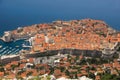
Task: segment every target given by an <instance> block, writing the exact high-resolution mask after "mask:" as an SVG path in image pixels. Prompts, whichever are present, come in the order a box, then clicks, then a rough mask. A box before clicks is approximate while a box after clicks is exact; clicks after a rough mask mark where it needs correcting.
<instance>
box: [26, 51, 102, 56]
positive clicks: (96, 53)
mask: <svg viewBox="0 0 120 80" xmlns="http://www.w3.org/2000/svg"><path fill="white" fill-rule="evenodd" d="M58 53H61V54H71V55H83V56H89V57H98V58H99V57H101V56H102V52H101V51H96V50H78V49H61V50H51V51H46V52H38V53H35V54H26V58H37V57H44V56H52V55H57V54H58Z"/></svg>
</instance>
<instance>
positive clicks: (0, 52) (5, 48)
mask: <svg viewBox="0 0 120 80" xmlns="http://www.w3.org/2000/svg"><path fill="white" fill-rule="evenodd" d="M7 48H8V46H7V47H4V48H2V50H0V53H1V52H3V51H4V50H5V49H7Z"/></svg>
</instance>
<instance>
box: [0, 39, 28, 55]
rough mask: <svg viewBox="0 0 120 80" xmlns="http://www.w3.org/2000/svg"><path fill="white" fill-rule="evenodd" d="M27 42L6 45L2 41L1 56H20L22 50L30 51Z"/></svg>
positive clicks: (0, 41)
mask: <svg viewBox="0 0 120 80" xmlns="http://www.w3.org/2000/svg"><path fill="white" fill-rule="evenodd" d="M25 43H27V44H28V42H26V41H25V40H18V41H12V42H9V43H6V42H4V41H2V40H0V56H3V55H14V54H18V53H19V52H20V51H21V50H28V49H29V48H30V46H29V45H27V44H25Z"/></svg>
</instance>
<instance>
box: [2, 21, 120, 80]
mask: <svg viewBox="0 0 120 80" xmlns="http://www.w3.org/2000/svg"><path fill="white" fill-rule="evenodd" d="M0 39H1V40H3V41H4V42H6V43H9V42H11V41H16V40H20V39H25V40H26V41H28V42H29V45H25V44H23V47H29V48H30V49H29V50H22V51H20V52H19V53H20V54H18V55H7V56H4V55H3V56H1V59H0V62H1V67H0V76H2V77H4V76H6V77H4V78H10V79H13V78H23V79H27V78H28V77H29V76H37V77H39V78H41V76H42V75H45V74H47V77H46V80H50V79H48V78H53V79H58V78H61V77H65V78H69V79H75V78H79V77H82V76H84V78H87V77H88V78H92V79H95V80H100V79H101V78H103V77H105V76H103V74H105V75H108V76H110V74H111V75H113V72H107V70H106V69H108V67H109V68H110V70H111V71H112V70H113V71H114V68H115V70H116V72H115V76H118V75H119V74H120V72H119V67H120V64H118V63H119V61H120V59H119V57H118V56H119V54H120V52H119V51H120V32H119V31H117V30H114V29H112V28H111V27H110V26H109V25H107V24H106V23H105V22H104V21H102V20H93V19H82V20H71V21H62V20H58V21H54V22H52V23H44V24H35V25H32V26H26V27H19V28H17V29H16V30H13V31H6V32H4V35H3V36H2V37H1V38H0ZM100 60H101V61H100ZM93 61H94V62H93ZM108 61H111V62H113V63H114V64H116V65H119V66H115V65H114V64H113V63H109V62H108ZM97 62H98V63H97ZM94 63H95V64H94ZM101 65H102V66H101ZM111 65H112V66H111ZM103 66H104V67H103ZM111 67H112V68H111ZM113 67H114V68H113ZM23 68H24V70H23ZM103 68H104V69H103ZM18 70H20V71H18ZM10 71H13V73H11V72H10ZM21 71H22V72H21ZM7 72H9V73H7ZM14 72H15V73H14ZM10 73H11V74H10ZM16 74H17V75H16ZM50 75H54V77H51V76H50ZM11 76H13V77H11ZM85 76H86V77H85ZM82 78H83V77H82ZM97 78H98V79H97Z"/></svg>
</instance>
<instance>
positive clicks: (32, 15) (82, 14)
mask: <svg viewBox="0 0 120 80" xmlns="http://www.w3.org/2000/svg"><path fill="white" fill-rule="evenodd" d="M85 18H91V19H98V20H103V21H105V22H106V23H107V24H109V25H110V26H111V27H112V28H114V29H116V30H120V0H0V36H2V35H3V33H4V31H10V30H14V29H17V27H24V26H28V25H32V24H40V23H51V22H52V21H55V20H67V21H69V20H76V19H77V20H80V19H85ZM24 43H25V40H19V41H13V42H10V43H4V42H3V41H0V54H1V55H4V54H16V53H18V52H19V51H20V50H21V49H24V48H23V47H22V44H24ZM10 51H11V52H10ZM8 52H9V53H8Z"/></svg>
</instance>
